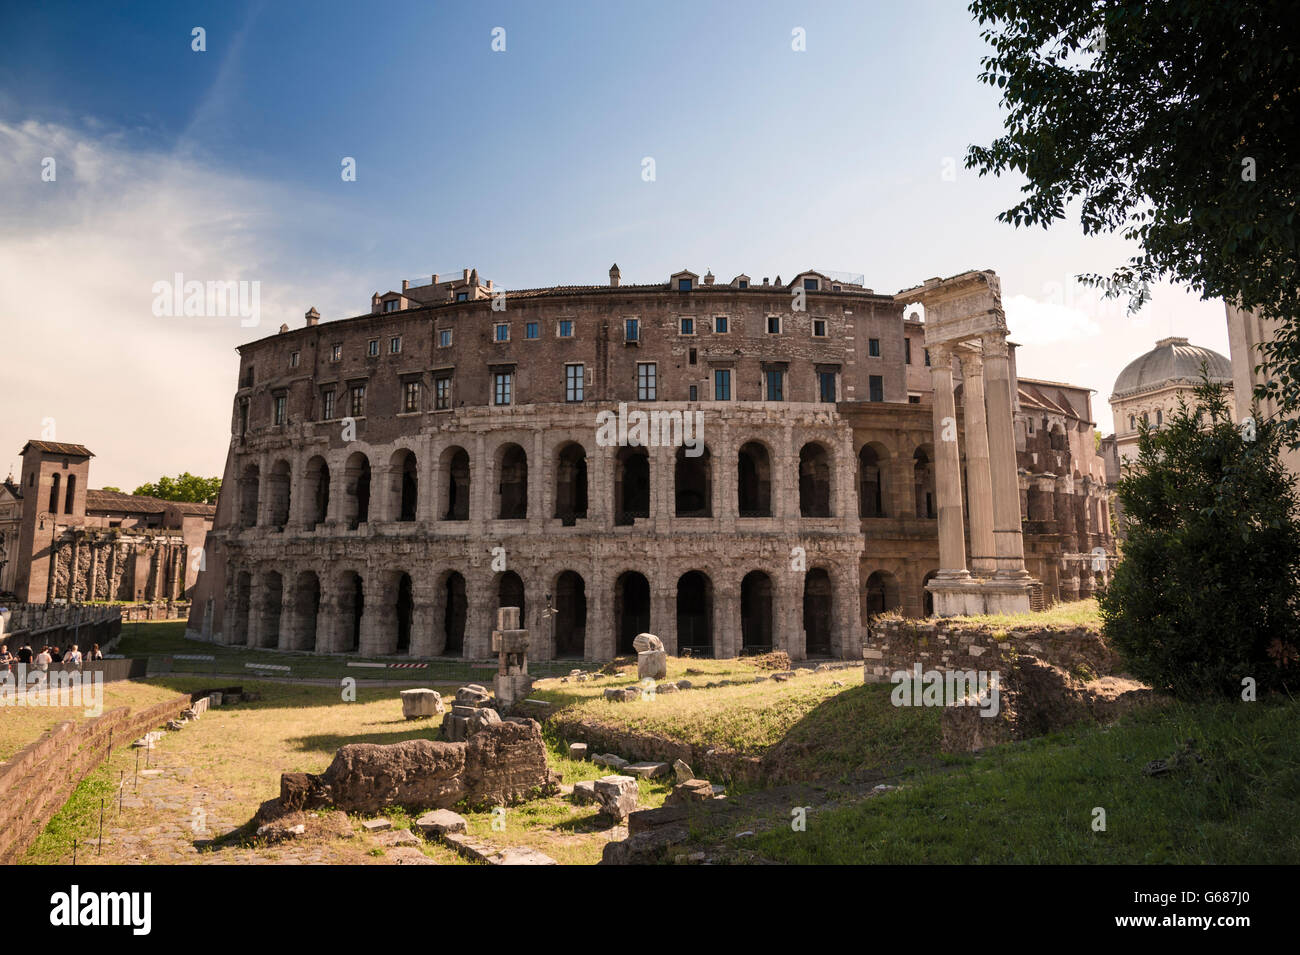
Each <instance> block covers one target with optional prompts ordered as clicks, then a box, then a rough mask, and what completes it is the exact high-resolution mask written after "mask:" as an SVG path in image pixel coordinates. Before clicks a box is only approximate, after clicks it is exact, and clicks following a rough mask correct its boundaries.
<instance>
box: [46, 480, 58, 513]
mask: <svg viewBox="0 0 1300 955" xmlns="http://www.w3.org/2000/svg"><path fill="white" fill-rule="evenodd" d="M47 510H48V511H49V512H50V513H51V514H57V513H59V475H58V474H55V475H54V480H53V481H51V482H50V506H49V507H48V508H47Z"/></svg>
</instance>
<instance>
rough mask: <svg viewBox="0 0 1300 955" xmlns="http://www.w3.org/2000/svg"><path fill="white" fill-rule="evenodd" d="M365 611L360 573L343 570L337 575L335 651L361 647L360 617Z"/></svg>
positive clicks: (347, 650)
mask: <svg viewBox="0 0 1300 955" xmlns="http://www.w3.org/2000/svg"><path fill="white" fill-rule="evenodd" d="M365 612H366V588H365V582H364V581H363V580H362V579H361V575H360V574H359V573H357V572H356V571H355V570H345V571H343V572H342V573H341V574H339V577H338V628H339V629H338V633H339V645H338V646H337V647H335V652H341V653H356V652H357V651H358V650H360V649H361V618H362V617H363V616H364V615H365Z"/></svg>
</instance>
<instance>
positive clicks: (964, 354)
mask: <svg viewBox="0 0 1300 955" xmlns="http://www.w3.org/2000/svg"><path fill="white" fill-rule="evenodd" d="M957 358H958V360H959V361H960V362H961V373H962V381H963V384H962V408H963V410H964V411H965V421H966V424H965V437H966V480H967V481H968V482H969V486H968V487H967V491H966V494H967V498H968V500H969V503H970V518H969V519H970V549H971V553H970V569H971V572H972V573H973V574H974V575H975V576H977V577H992V576H993V573H994V571H996V570H997V560H996V550H995V545H994V543H993V478H992V474H991V471H990V463H989V435H988V425H987V422H986V417H987V412H986V410H985V406H984V358H983V356H982V355H980V354H979V352H975V351H970V350H967V349H961V350H960V351H958V353H957Z"/></svg>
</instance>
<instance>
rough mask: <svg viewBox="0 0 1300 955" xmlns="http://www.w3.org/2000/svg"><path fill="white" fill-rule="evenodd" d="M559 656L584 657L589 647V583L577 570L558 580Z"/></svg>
mask: <svg viewBox="0 0 1300 955" xmlns="http://www.w3.org/2000/svg"><path fill="white" fill-rule="evenodd" d="M553 621H554V629H555V656H556V657H557V658H559V657H579V658H581V657H582V656H583V654H584V653H585V652H586V648H587V584H586V581H584V580H583V579H582V575H581V574H579V573H578V572H577V571H574V570H566V571H563V572H561V573H560V574H559V575H558V576H557V577H556V578H555V616H554V618H553Z"/></svg>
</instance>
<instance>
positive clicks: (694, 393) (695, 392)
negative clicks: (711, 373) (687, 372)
mask: <svg viewBox="0 0 1300 955" xmlns="http://www.w3.org/2000/svg"><path fill="white" fill-rule="evenodd" d="M690 395H691V397H690V400H691V401H699V400H700V389H699V386H698V385H691V390H690Z"/></svg>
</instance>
